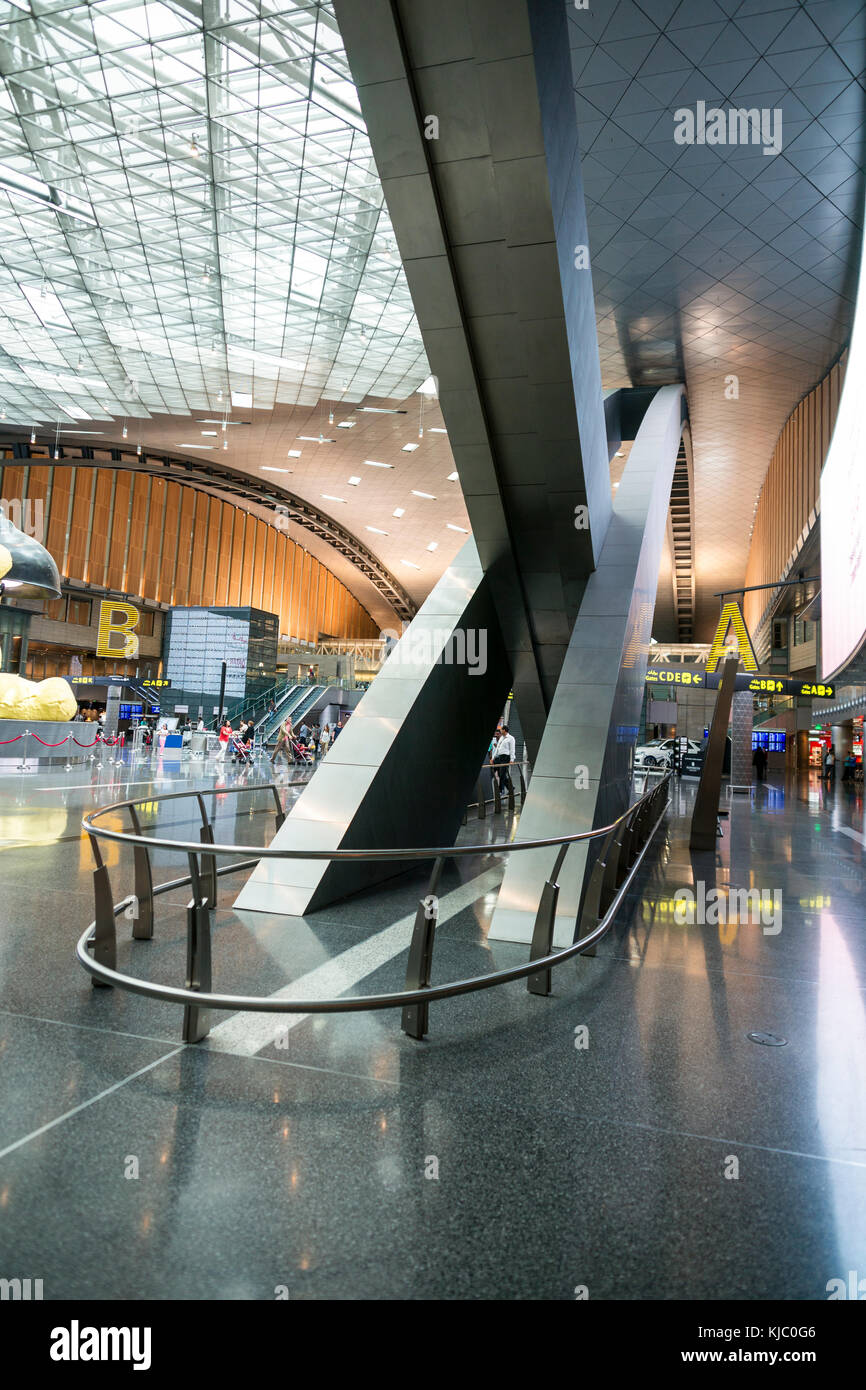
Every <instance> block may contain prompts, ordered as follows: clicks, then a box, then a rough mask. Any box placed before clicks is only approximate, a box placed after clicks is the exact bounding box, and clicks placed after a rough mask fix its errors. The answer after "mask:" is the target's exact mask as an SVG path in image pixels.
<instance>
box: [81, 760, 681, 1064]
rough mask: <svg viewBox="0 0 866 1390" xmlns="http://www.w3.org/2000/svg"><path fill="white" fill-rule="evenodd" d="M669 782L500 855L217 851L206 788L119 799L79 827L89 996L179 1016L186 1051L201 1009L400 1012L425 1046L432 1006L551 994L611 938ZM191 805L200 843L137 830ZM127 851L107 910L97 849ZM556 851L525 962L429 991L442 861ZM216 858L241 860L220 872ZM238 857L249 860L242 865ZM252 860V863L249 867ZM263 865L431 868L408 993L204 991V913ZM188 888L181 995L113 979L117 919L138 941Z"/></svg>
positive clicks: (195, 1037) (486, 849)
mask: <svg viewBox="0 0 866 1390" xmlns="http://www.w3.org/2000/svg"><path fill="white" fill-rule="evenodd" d="M669 784H670V773H668V774H666V775H665V776H664V777H663V778H662V779H661V781H659V782H658V784H657V785H656V786H654V787H653V788H652V789H651V790H650V791H648V792H645V793H644V795H643V796H641V797H640V798H639V799H638V800H637V801H635V802H634V804H633V805H632V806H630V807H629V808H628V809H627V810H626V811H624V812H623V814H622V815H621V816H618V817H617V819H616V820H615V821H613V822H612V823H611V824H610V825H606V826H603V827H601V828H600V829H598V830H589V831H583V832H581V833H579V834H575V835H565V836H559V837H555V838H552V839H542V840H518V841H513V842H509V843H505V844H502V845H498V844H486V845H449V846H442V847H439V848H418V847H414V848H411V849H387V848H386V849H356V850H307V849H305V850H286V849H274V848H271V847H270V846H247V845H222V844H217V843H215V842H214V839H213V826H212V824H211V822H210V821H209V819H208V816H207V810H206V807H205V805H204V797H205V796H208V795H211V794H212V792H211V789H207V790H205V791H192V792H170V793H167V794H165V795H162V796H159V797H154V796H153V795H150V796H148V797H140V798H139V799H138V800H136V801H118V802H115V803H113V804H112V805H111V806H105V807H102V808H101V809H100V810H98V811H92V812H90V813H89V814H88V815H87V816H85V817H84V819H83V821H82V825H83V827H84V830H85V831H86V833H87V835H88V836H89V838H90V844H91V849H92V852H93V857H94V864H95V867H94V870H93V875H94V900H95V918H94V920H93V921H92V922H91V923H90V925H89V926H88V928H87V930H86V931H85V932H84V933H83V934H82V936H81V938H80V940H79V941H78V944H77V947H76V955H77V958H78V961H79V963H80V964H81V965H82V966H83V967H84V969H85V970H86V971H88V973H89V974H90V975H91V976H92V983H93V984H94V985H96V986H102V987H110V986H116V987H117V988H119V989H125V990H128V991H130V992H131V993H133V994H142V995H145V996H147V997H149V998H153V999H160V1000H163V1001H164V1002H167V1003H177V1004H182V1005H183V1007H184V1018H183V1034H182V1036H183V1041H184V1042H190V1043H192V1042H200V1041H201V1040H202V1039H203V1038H205V1037H206V1036H207V1034H208V1031H209V1028H210V1021H209V1011H210V1010H213V1009H219V1010H229V1011H231V1012H235V1011H243V1010H249V1011H251V1012H258V1013H305V1014H306V1013H343V1012H346V1013H352V1012H358V1011H362V1010H367V1009H390V1008H400V1009H402V1011H403V1012H402V1027H403V1031H404V1032H406V1033H407V1034H409V1036H410V1037H413V1038H422V1037H424V1035H425V1034H426V1033H427V1031H428V1028H429V1006H430V1004H431V1003H433V1002H435V1001H436V1000H438V999H447V998H452V997H454V996H457V995H462V994H470V993H473V992H475V991H477V990H482V989H491V988H493V987H495V986H496V985H500V984H505V983H507V982H509V981H512V980H520V979H526V981H527V989H528V990H529V992H530V993H531V994H540V995H547V994H550V992H551V978H552V971H553V968H554V967H555V966H557V965H561V964H562V963H563V962H564V961H567V960H570V959H571V958H572V957H573V956H576V955H579V954H582V955H594V954H595V947H596V944H597V942H598V941H599V940H600V939H601V938H602V936H604V935H605V933H606V932H607V931H608V930H609V929H610V927H611V925H612V923H613V921H614V918H615V916H616V912H617V909H618V907H619V905H620V903H621V902H622V899H623V897H624V896H625V894H626V892H627V891H628V887H629V884H630V882H631V880H632V879H633V877H634V875H635V873H636V872H637V870H638V868H639V866H640V864H641V862H642V861H643V858H644V856H645V855H646V853H647V850H648V849H649V846H650V844H651V842H652V839H653V836H654V835H655V832H656V830H657V829H658V827H659V825H660V824H661V821H662V819H663V818H664V815H665V811H666V809H667V802H668V789H669ZM214 790H215V792H216V794H217V795H219V796H225V795H232V794H240V793H241V792H244V791H269V792H271V793H272V795H273V797H274V801H275V803H276V812H275V820H276V828H277V829H279V827H280V825H281V824H282V822H283V820H284V819H285V813H284V812H283V809H282V805H281V802H280V798H279V792H278V789H277V787H276V786H275V785H274V784H267V785H264V786H258V787H255V788H253V787H235V788H229V789H222V788H220V789H218V790H217V789H214ZM191 797H196V798H197V800H198V804H199V809H200V813H201V817H202V825H201V828H200V831H199V841H198V842H195V841H183V840H166V839H163V838H157V837H155V836H151V835H144V834H142V832H141V824H140V819H139V816H138V810H137V808H138V807H139V806H141V805H143V804H150V803H152V802H153V801H155V800H157V801H169V800H172V801H175V800H182V799H184V798H191ZM124 811H128V812H129V817H130V822H131V826H132V829H131V831H118V830H111V829H109V828H108V827H106V826H103V825H100V824H98V822H99V821H100V820H101V819H102V818H103V817H105V816H107V815H111V814H114V813H119V812H124ZM101 840H107V841H113V842H115V843H120V844H127V845H131V846H132V848H133V854H134V875H135V880H134V881H135V893H134V894H133V895H132V896H131V897H129V896H127V897H125V898H123V899H122V900H121V901H120V902H117V903H115V902H114V901H113V899H112V892H111V885H110V880H109V875H108V868H107V866H106V864H105V862H104V859H103V856H102V852H101V849H100V843H99V842H100V841H101ZM582 841H592V842H598V843H600V850H599V853H598V856H597V858H596V861H595V864H594V866H593V869H592V873H591V875H590V879H589V883H588V886H587V890H586V893H585V896H584V902H583V908H582V911H581V915H580V921H579V924H578V925H577V937H578V939H577V940H576V941H575V942H574V943H573V944H572V945H571V946H568V947H564V948H561V949H559V950H556V951H554V950H553V932H554V924H555V919H556V907H557V901H558V896H559V884H558V878H559V874H560V872H561V870H562V866H563V864H564V862H565V857H566V855H567V853H568V850H569V847H570V846H571V845H573V844H578V843H580V842H582ZM551 848H557V849H558V853H557V856H556V861H555V863H554V866H553V869H552V872H551V873H550V876H549V878H548V879H547V881H546V883H545V885H544V889H543V891H542V894H541V899H540V901H539V904H538V910H537V913H536V918H535V925H534V929H533V933H532V941H531V943H530V953H529V962H528V964H525V965H519V966H511V967H509V968H508V969H505V970H497V971H494V972H492V973H491V974H488V975H481V976H475V977H472V978H469V979H463V980H452V981H450V982H448V983H447V984H442V985H432V984H431V983H430V978H431V972H432V964H433V948H434V942H435V929H436V923H437V920H438V903H437V898H436V892H437V889H438V886H439V880H440V877H441V874H442V870H443V868H444V865H445V861H446V859H458V858H465V857H469V856H471V855H487V854H490V853H491V851H495V850H497V849H502V850H503V851H505V852H508V853H512V852H517V853H519V852H522V851H525V850H531V849H551ZM153 849H163V850H170V851H174V852H176V853H180V854H185V855H186V856H187V858H188V863H189V874H187V875H185V876H184V877H182V878H177V879H172V880H170V881H169V882H167V883H161V884H159V885H158V886H156V887H154V885H153V879H152V874H151V866H150V851H151V850H153ZM220 855H224V856H228V857H231V858H233V859H239V860H240V862H237V863H231V864H228V865H225V866H223V867H222V868H218V867H217V863H216V861H217V858H218V857H219V856H220ZM243 856H247V857H246V858H243ZM249 856H252V857H249ZM261 859H326V860H364V861H369V862H383V861H384V862H394V863H400V862H417V861H419V860H426V859H432V860H433V869H432V873H431V877H430V882H429V885H428V890H427V893H426V895H425V896H424V897H423V898H422V899H421V900H420V901H419V903H418V908H417V911H416V915H415V922H414V926H413V929H412V937H411V941H410V944H409V959H408V964H407V970H406V982H405V988H404V989H403V990H399V991H396V992H391V993H388V994H372V995H351V996H347V997H341V998H337V999H312V1000H310V999H297V1000H287V999H284V998H282V997H280V998H278V999H273V998H270V999H268V998H260V997H258V996H253V995H236V994H218V993H214V992H213V991H212V990H211V933H210V913H211V910H212V909H213V908H214V907H215V906H216V902H217V880H218V879H219V878H220V877H222V876H223V875H225V874H231V873H237V872H239V871H240V870H242V869H248V868H252V867H254V865H255V864H257V863H258V862H259V861H260V860H261ZM187 884H190V885H191V887H192V900H191V902H190V903H189V904H188V906H187V910H186V911H187V969H186V985H185V987H184V988H180V987H178V986H172V985H163V984H158V983H153V982H151V981H149V980H143V979H140V978H138V977H137V976H133V975H126V974H123V973H121V972H120V971H118V970H117V930H116V922H117V918H118V917H119V916H120V914H121V913H125V914H126V915H127V916H128V917H130V918H131V919H132V921H133V930H132V936H133V938H134V939H135V940H148V939H150V938H152V937H153V931H154V914H153V900H154V898H155V897H158V896H159V895H160V894H162V893H168V892H170V891H172V890H173V889H176V888H181V887H185V886H186V885H187Z"/></svg>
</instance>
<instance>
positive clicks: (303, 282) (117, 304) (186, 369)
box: [0, 0, 429, 427]
mask: <svg viewBox="0 0 866 1390" xmlns="http://www.w3.org/2000/svg"><path fill="white" fill-rule="evenodd" d="M428 371H429V368H428V366H427V362H426V358H425V355H424V349H423V345H422V342H421V335H420V333H419V330H418V325H417V323H416V321H415V315H414V312H413V309H412V303H411V299H410V296H409V291H408V288H407V286H406V282H405V278H404V276H403V272H402V268H401V265H400V261H399V255H398V253H397V248H396V242H395V239H394V235H393V232H392V229H391V223H390V220H389V218H388V213H387V209H386V208H385V205H384V200H383V195H382V189H381V186H380V184H379V179H378V175H377V173H376V168H375V165H374V163H373V157H372V153H371V150H370V143H369V140H368V138H367V134H366V131H365V128H364V123H363V120H362V118H361V114H360V108H359V105H358V99H357V95H356V92H355V89H354V87H353V85H352V82H351V78H350V75H349V69H348V66H347V63H346V58H345V54H344V53H343V48H342V41H341V39H340V35H339V31H338V29H337V25H336V21H335V19H334V15H333V10H332V7H331V6H330V5H329V4H312V3H290V0H264V3H258V4H257V3H253V0H204V3H195V0H166V2H165V3H163V0H95V3H92V4H82V3H70V0H14V3H9V0H0V410H2V411H4V412H5V415H4V416H3V417H2V418H5V419H6V420H7V421H8V422H14V423H20V424H22V425H29V424H31V423H40V424H42V425H45V424H48V423H53V422H56V421H59V422H60V424H61V427H63V426H68V424H69V421H70V419H72V420H80V419H97V420H99V419H102V420H104V419H105V418H106V417H107V416H112V417H127V416H128V417H132V418H134V417H143V416H147V415H149V414H151V413H153V412H165V413H168V414H173V415H177V414H188V413H189V412H191V411H197V410H206V411H208V412H224V411H226V410H229V409H230V408H231V405H232V402H233V403H234V406H235V409H236V410H237V409H239V408H241V409H243V408H249V406H250V403H251V401H250V398H251V397H252V401H253V402H254V404H255V406H256V407H262V408H270V407H272V406H274V405H275V404H277V403H286V404H288V405H293V404H296V403H300V404H302V405H315V404H316V402H317V401H318V400H319V399H320V398H321V397H322V396H325V397H327V398H329V399H333V400H345V401H346V402H347V403H353V402H357V401H359V400H361V399H362V398H363V397H364V396H366V395H374V396H385V397H399V398H403V397H405V396H407V395H409V394H410V393H411V392H412V391H414V390H416V389H417V387H418V386H419V385H420V384H421V383H422V382H423V381H424V379H425V377H426V376H427V374H428Z"/></svg>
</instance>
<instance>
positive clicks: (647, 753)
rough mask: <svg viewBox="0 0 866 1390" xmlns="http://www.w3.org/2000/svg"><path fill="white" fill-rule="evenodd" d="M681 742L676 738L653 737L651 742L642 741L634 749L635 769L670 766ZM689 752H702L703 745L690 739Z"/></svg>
mask: <svg viewBox="0 0 866 1390" xmlns="http://www.w3.org/2000/svg"><path fill="white" fill-rule="evenodd" d="M678 742H679V739H676V738H653V739H650V741H649V743H642V744H641V745H640V746H639V747H638V748H636V749H635V750H634V765H635V770H636V771H637V770H638V769H639V768H643V769H644V770H646V769H648V768H653V767H669V766H670V762H671V758H672V756H673V751H674V747H675V745H676V744H677V743H678ZM688 745H689V747H688V751H689V753H700V751H701V745H700V744H699V743H695V741H694V739H692V738H690V739H689V740H688Z"/></svg>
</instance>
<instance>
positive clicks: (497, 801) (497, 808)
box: [490, 764, 502, 816]
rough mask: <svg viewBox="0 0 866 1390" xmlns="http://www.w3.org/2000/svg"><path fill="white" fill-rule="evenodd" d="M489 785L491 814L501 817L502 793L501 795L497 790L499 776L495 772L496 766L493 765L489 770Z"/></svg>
mask: <svg viewBox="0 0 866 1390" xmlns="http://www.w3.org/2000/svg"><path fill="white" fill-rule="evenodd" d="M490 784H491V786H492V787H493V814H494V816H501V815H502V793H501V791H500V790H499V775H498V773H497V771H496V766H495V764H494V766H493V767H492V768H491V770H490Z"/></svg>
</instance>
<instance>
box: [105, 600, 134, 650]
mask: <svg viewBox="0 0 866 1390" xmlns="http://www.w3.org/2000/svg"><path fill="white" fill-rule="evenodd" d="M138 618H139V613H138V609H137V608H133V606H132V604H131V603H121V602H120V601H119V600H117V601H115V600H113V599H104V600H103V601H102V603H101V604H100V605H99V638H98V640H97V643H96V655H97V656H109V657H110V656H114V657H121V658H128V657H133V656H138V633H137V632H136V630H135V629H136V628H137V627H138ZM115 619H117V621H115ZM113 637H114V638H117V637H120V638H122V642H120V643H119V642H117V641H114V642H112V640H111V639H112V638H113Z"/></svg>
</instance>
